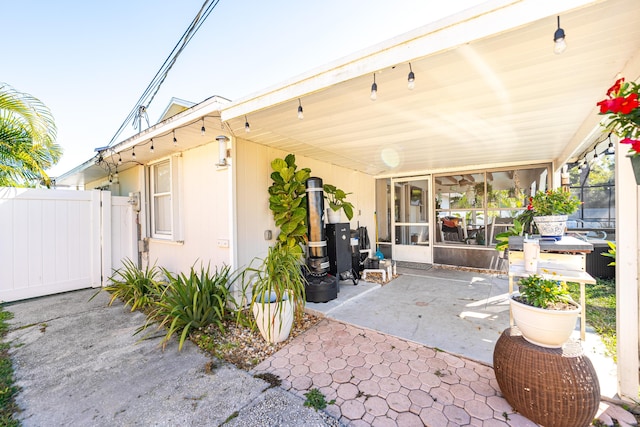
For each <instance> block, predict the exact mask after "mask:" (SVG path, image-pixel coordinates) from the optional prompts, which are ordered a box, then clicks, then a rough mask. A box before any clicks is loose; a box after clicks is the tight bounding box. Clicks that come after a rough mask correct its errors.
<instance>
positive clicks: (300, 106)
mask: <svg viewBox="0 0 640 427" xmlns="http://www.w3.org/2000/svg"><path fill="white" fill-rule="evenodd" d="M298 118H299V119H300V120H302V119H304V112H303V110H302V101H300V98H298Z"/></svg>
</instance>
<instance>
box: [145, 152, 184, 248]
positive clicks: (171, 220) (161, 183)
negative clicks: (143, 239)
mask: <svg viewBox="0 0 640 427" xmlns="http://www.w3.org/2000/svg"><path fill="white" fill-rule="evenodd" d="M179 161H180V157H177V156H173V157H170V158H168V159H163V160H160V161H158V162H157V163H153V164H151V165H149V198H150V200H149V201H150V207H151V209H150V220H151V221H150V225H151V230H150V231H151V237H153V238H156V239H164V240H172V241H180V240H181V236H180V232H179V230H180V197H179V196H180V195H179V185H178V178H179Z"/></svg>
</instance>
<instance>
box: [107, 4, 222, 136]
mask: <svg viewBox="0 0 640 427" xmlns="http://www.w3.org/2000/svg"><path fill="white" fill-rule="evenodd" d="M219 2H220V0H205V2H204V3H203V4H202V7H201V8H200V10H199V11H198V13H197V14H196V16H195V17H194V18H193V20H192V21H191V23H190V24H189V27H187V29H186V30H185V32H184V33H183V34H182V37H180V40H178V43H176V45H175V46H174V48H173V50H171V53H170V54H169V56H168V57H167V59H165V61H164V63H163V64H162V66H161V67H160V69H159V70H158V72H157V73H156V75H155V76H154V77H153V79H152V80H151V83H149V85H148V86H147V88H146V89H145V90H144V92H143V93H142V95H141V96H140V98H139V99H138V102H136V105H135V106H134V107H133V109H132V110H131V112H130V113H129V114H128V115H127V118H126V119H125V120H124V121H123V122H122V124H121V125H120V128H118V131H117V132H116V133H115V135H113V137H112V138H111V141H109V144H108V145H107V147H111V146H112V145H113V144H114V143H115V142H116V139H117V138H118V137H119V136H120V134H121V133H122V131H123V130H124V129H125V127H126V126H127V124H129V123H130V122H131V121H132V120H135V119H137V118H139V117H138V115H139V114H141V113H142V112H145V111H146V110H147V109H148V107H149V105H150V104H151V101H153V99H154V98H155V96H156V94H157V93H158V91H159V90H160V87H161V86H162V83H164V81H165V79H166V78H167V76H168V74H169V71H170V70H171V68H172V67H173V65H174V64H175V63H176V60H177V59H178V57H179V56H180V54H181V53H182V51H183V50H184V49H185V48H186V47H187V45H188V44H189V42H190V41H191V39H192V38H193V36H195V35H196V33H197V32H198V30H199V29H200V27H201V26H202V24H203V23H204V22H205V21H206V19H207V18H208V17H209V15H210V14H211V12H212V11H213V9H215V7H216V6H217V5H218V3H219ZM139 122H140V123H142V122H141V120H139ZM147 122H148V120H147ZM134 126H135V123H134ZM140 127H142V126H140ZM141 131H142V129H138V132H141Z"/></svg>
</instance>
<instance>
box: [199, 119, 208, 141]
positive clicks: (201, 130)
mask: <svg viewBox="0 0 640 427" xmlns="http://www.w3.org/2000/svg"><path fill="white" fill-rule="evenodd" d="M206 133H207V130H206V129H205V128H204V117H203V118H202V127H201V128H200V134H201V135H202V136H204V135H205V134H206Z"/></svg>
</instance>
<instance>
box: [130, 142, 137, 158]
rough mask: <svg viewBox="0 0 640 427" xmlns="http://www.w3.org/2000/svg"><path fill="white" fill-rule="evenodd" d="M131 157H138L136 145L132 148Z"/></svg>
mask: <svg viewBox="0 0 640 427" xmlns="http://www.w3.org/2000/svg"><path fill="white" fill-rule="evenodd" d="M131 157H133V158H134V159H135V158H136V147H135V145H134V146H133V148H132V149H131Z"/></svg>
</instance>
